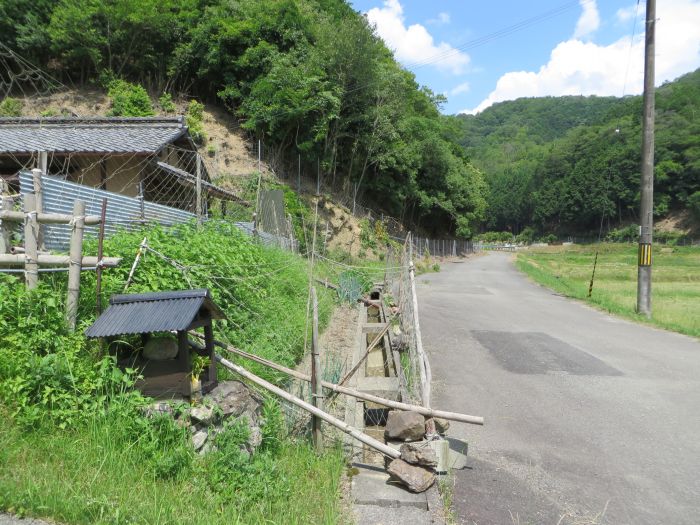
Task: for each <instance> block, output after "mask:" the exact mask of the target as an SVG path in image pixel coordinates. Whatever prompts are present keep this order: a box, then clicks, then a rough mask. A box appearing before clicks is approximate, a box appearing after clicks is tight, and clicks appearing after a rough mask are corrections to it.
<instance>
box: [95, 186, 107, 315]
mask: <svg viewBox="0 0 700 525" xmlns="http://www.w3.org/2000/svg"><path fill="white" fill-rule="evenodd" d="M106 219H107V199H106V198H104V199H102V213H101V214H100V234H99V236H98V237H97V268H96V282H95V289H96V292H97V297H96V299H97V302H96V303H95V304H96V305H97V315H99V314H101V313H102V256H103V255H104V249H103V248H104V240H105V220H106Z"/></svg>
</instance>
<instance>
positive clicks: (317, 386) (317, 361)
mask: <svg viewBox="0 0 700 525" xmlns="http://www.w3.org/2000/svg"><path fill="white" fill-rule="evenodd" d="M311 303H312V308H313V324H312V326H311V402H312V404H313V405H314V406H315V407H316V408H318V409H320V410H323V387H322V386H321V379H322V378H321V352H320V349H319V341H318V297H317V296H316V287H315V286H312V287H311ZM311 431H312V435H313V439H314V447H315V448H316V451H317V452H322V451H323V433H322V431H321V419H320V418H319V417H318V416H311Z"/></svg>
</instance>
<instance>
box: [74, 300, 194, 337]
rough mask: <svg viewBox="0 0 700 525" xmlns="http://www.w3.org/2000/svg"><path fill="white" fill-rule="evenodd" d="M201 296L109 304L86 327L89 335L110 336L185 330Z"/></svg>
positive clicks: (192, 317)
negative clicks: (89, 325) (88, 326)
mask: <svg viewBox="0 0 700 525" xmlns="http://www.w3.org/2000/svg"><path fill="white" fill-rule="evenodd" d="M203 303H204V298H203V297H195V298H186V299H166V300H160V301H137V302H131V303H118V304H111V305H110V306H109V307H108V308H107V310H105V312H104V313H103V314H102V315H101V316H100V317H99V318H98V319H97V320H96V321H95V322H94V323H93V324H92V326H91V327H90V328H88V329H87V330H86V332H85V334H86V335H87V336H88V337H111V336H115V335H124V334H143V333H150V332H166V331H171V330H185V329H187V327H188V326H189V325H190V323H191V322H192V320H193V319H194V318H195V316H196V315H197V312H199V309H200V308H201V306H202V304H203Z"/></svg>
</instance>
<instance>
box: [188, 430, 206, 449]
mask: <svg viewBox="0 0 700 525" xmlns="http://www.w3.org/2000/svg"><path fill="white" fill-rule="evenodd" d="M208 438H209V434H207V433H206V432H205V431H204V430H200V431H199V432H197V433H196V434H195V435H194V436H192V446H193V447H194V449H195V450H199V449H201V448H202V447H203V446H204V443H206V442H207V439H208Z"/></svg>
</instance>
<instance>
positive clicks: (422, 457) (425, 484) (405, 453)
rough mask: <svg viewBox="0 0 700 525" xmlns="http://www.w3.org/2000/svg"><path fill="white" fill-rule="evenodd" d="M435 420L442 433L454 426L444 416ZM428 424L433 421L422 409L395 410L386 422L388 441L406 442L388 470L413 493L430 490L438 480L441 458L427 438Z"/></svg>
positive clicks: (385, 432)
mask: <svg viewBox="0 0 700 525" xmlns="http://www.w3.org/2000/svg"><path fill="white" fill-rule="evenodd" d="M433 422H434V424H435V428H436V430H437V432H438V433H439V434H444V433H445V432H446V431H447V429H448V428H449V426H450V424H449V422H448V421H447V420H444V419H438V418H434V419H433ZM426 427H429V421H426V419H425V417H424V416H423V415H421V414H419V413H418V412H410V411H400V410H392V411H390V412H389V416H388V417H387V421H386V427H385V430H384V437H385V438H386V441H387V442H388V443H391V442H403V444H401V446H400V448H399V452H400V453H401V457H400V458H398V459H394V460H392V461H391V462H390V463H389V465H388V466H387V472H388V473H389V475H390V476H391V477H392V478H393V479H395V480H397V481H399V482H400V483H402V484H403V485H405V486H406V488H408V490H410V491H411V492H424V491H426V490H428V489H429V488H430V487H431V486H432V485H433V483H435V479H436V471H435V469H436V467H437V465H438V458H437V455H436V454H435V450H433V448H432V447H431V446H430V442H429V441H427V440H426V439H425V438H426ZM428 437H431V438H432V437H433V436H428Z"/></svg>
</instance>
